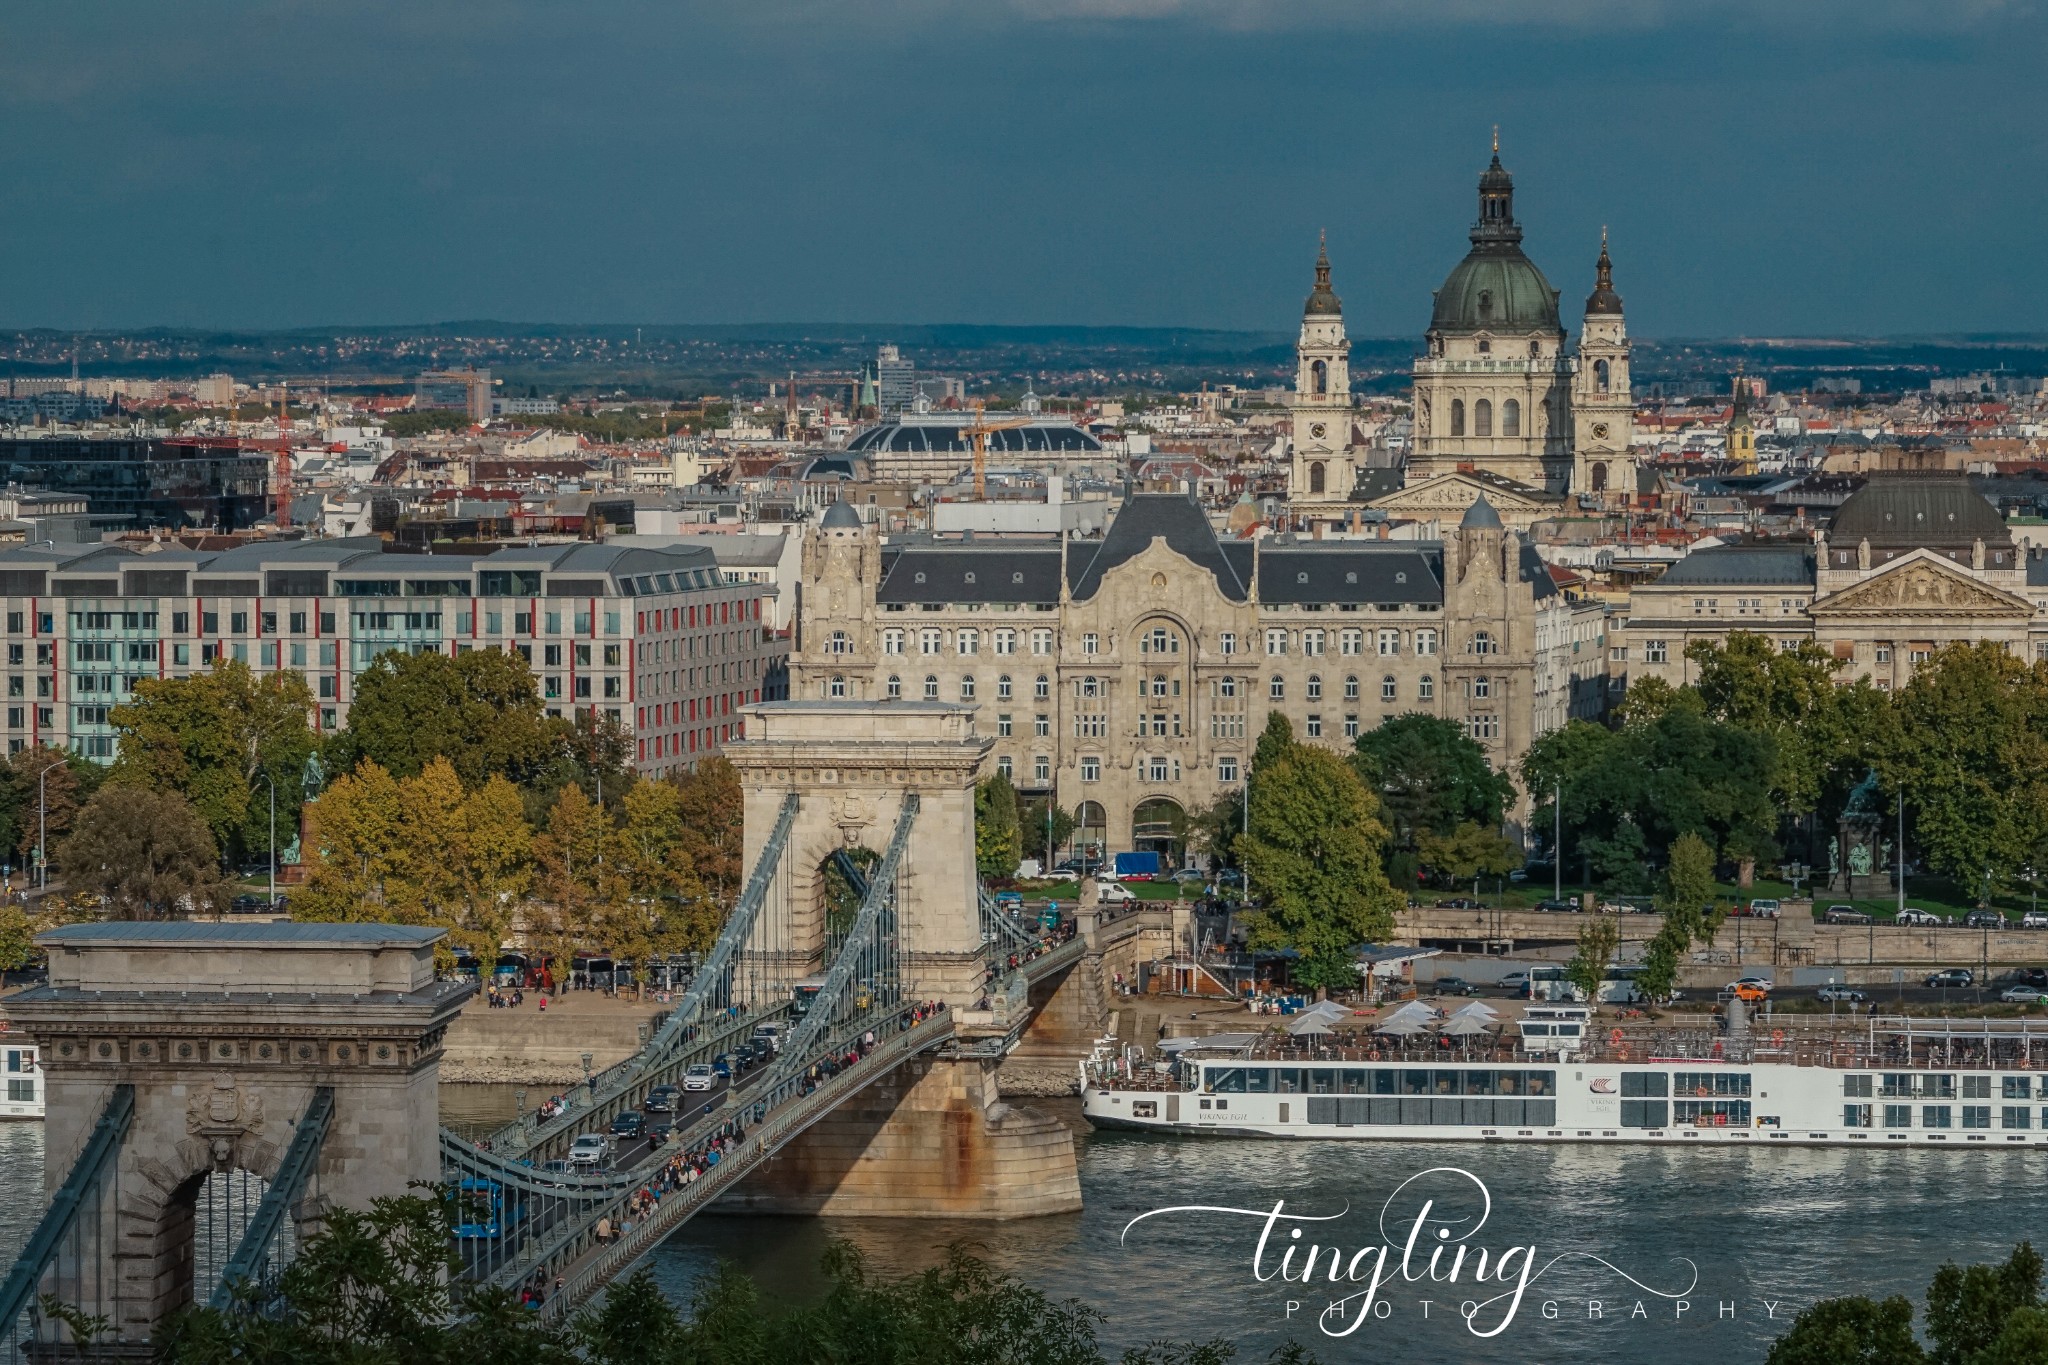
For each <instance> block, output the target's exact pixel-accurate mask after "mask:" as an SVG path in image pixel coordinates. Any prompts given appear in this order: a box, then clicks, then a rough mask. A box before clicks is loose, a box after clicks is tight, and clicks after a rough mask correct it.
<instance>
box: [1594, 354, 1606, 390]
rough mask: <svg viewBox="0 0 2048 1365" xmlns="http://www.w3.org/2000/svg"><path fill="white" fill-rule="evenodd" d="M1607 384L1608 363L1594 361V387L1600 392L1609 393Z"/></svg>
mask: <svg viewBox="0 0 2048 1365" xmlns="http://www.w3.org/2000/svg"><path fill="white" fill-rule="evenodd" d="M1607 382H1608V381H1607V362H1606V361H1604V360H1596V361H1594V362H1593V387H1594V388H1596V389H1598V390H1600V392H1602V393H1605V392H1607Z"/></svg>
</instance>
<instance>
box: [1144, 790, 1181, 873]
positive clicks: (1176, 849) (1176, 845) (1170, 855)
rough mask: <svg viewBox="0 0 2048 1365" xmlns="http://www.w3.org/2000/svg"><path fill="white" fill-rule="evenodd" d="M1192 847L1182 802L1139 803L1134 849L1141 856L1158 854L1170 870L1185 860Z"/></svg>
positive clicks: (1156, 799) (1157, 800)
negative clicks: (1181, 805)
mask: <svg viewBox="0 0 2048 1365" xmlns="http://www.w3.org/2000/svg"><path fill="white" fill-rule="evenodd" d="M1187 846H1188V816H1187V812H1186V811H1184V810H1182V809H1181V807H1180V802H1178V801H1175V800H1174V799H1172V798H1171V797H1167V796H1155V797H1152V798H1151V799H1149V800H1146V801H1142V802H1140V803H1139V804H1138V808H1137V810H1135V811H1133V812H1132V813H1131V847H1132V848H1134V849H1136V850H1138V851H1139V852H1140V853H1157V854H1158V855H1159V860H1160V862H1162V863H1164V864H1165V865H1166V866H1167V867H1168V868H1169V869H1178V868H1179V867H1180V865H1181V863H1182V862H1183V861H1185V857H1186V853H1187Z"/></svg>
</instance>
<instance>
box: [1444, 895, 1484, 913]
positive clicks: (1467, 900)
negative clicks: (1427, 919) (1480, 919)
mask: <svg viewBox="0 0 2048 1365" xmlns="http://www.w3.org/2000/svg"><path fill="white" fill-rule="evenodd" d="M1436 908H1437V909H1439V910H1477V909H1478V908H1479V902H1478V901H1475V900H1473V899H1472V898H1471V897H1470V896H1453V897H1451V898H1450V899H1449V900H1443V901H1438V902H1437V903H1436Z"/></svg>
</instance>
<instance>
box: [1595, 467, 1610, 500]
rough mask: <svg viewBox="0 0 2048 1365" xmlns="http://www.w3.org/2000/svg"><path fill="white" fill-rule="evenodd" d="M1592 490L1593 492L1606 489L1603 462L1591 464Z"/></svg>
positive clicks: (1601, 491) (1605, 470)
mask: <svg viewBox="0 0 2048 1365" xmlns="http://www.w3.org/2000/svg"><path fill="white" fill-rule="evenodd" d="M1593 491H1594V492H1595V493H1604V492H1606V491H1607V466H1606V465H1604V464H1596V465H1594V466H1593Z"/></svg>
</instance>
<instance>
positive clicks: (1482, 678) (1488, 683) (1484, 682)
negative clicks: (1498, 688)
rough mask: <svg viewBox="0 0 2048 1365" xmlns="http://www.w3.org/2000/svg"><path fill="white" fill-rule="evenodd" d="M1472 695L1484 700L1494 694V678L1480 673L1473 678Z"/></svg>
mask: <svg viewBox="0 0 2048 1365" xmlns="http://www.w3.org/2000/svg"><path fill="white" fill-rule="evenodd" d="M1472 695H1473V696H1475V697H1478V698H1481V699H1482V700H1483V699H1485V698H1487V697H1490V696H1492V695H1493V679H1491V678H1489V677H1487V676H1486V675H1485V674H1483V673H1482V674H1480V675H1479V676H1478V677H1476V678H1474V679H1473V680H1472Z"/></svg>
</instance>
